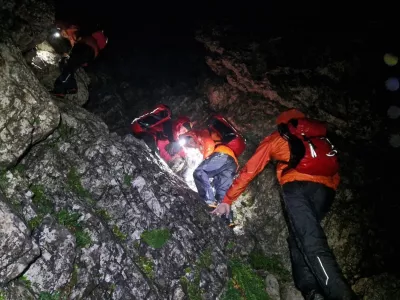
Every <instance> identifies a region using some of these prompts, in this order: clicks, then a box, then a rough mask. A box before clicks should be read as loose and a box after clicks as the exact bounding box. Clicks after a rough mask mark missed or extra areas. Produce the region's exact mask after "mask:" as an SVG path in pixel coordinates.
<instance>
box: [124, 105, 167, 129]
mask: <svg viewBox="0 0 400 300" xmlns="http://www.w3.org/2000/svg"><path fill="white" fill-rule="evenodd" d="M169 120H171V110H170V108H169V107H168V106H166V105H164V104H159V105H157V106H156V108H155V109H153V110H152V111H151V112H148V113H145V114H144V115H142V116H140V117H138V118H136V119H134V120H133V121H132V123H131V129H132V131H133V133H134V134H135V135H136V136H140V135H141V134H142V133H144V132H148V131H157V130H155V129H156V127H159V126H160V125H164V123H166V122H167V121H169Z"/></svg>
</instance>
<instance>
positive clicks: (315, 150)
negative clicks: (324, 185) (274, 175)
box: [278, 118, 339, 176]
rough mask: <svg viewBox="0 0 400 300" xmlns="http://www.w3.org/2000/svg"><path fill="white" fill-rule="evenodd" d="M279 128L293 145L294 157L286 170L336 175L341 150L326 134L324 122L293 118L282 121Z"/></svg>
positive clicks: (292, 155) (291, 150) (291, 155)
mask: <svg viewBox="0 0 400 300" xmlns="http://www.w3.org/2000/svg"><path fill="white" fill-rule="evenodd" d="M278 131H279V133H280V135H281V136H282V137H283V138H284V139H285V140H287V141H288V143H289V149H290V160H289V162H286V163H287V164H288V166H287V167H286V168H285V169H284V171H283V173H285V172H287V171H288V170H289V169H295V170H296V171H297V172H300V173H304V174H309V175H319V176H333V175H335V174H336V173H337V172H338V171H339V162H338V159H337V156H336V155H337V150H336V149H335V147H334V145H333V144H332V143H331V142H330V141H329V140H328V138H327V137H326V133H327V128H326V126H325V124H324V123H322V122H319V121H317V120H312V119H308V118H301V119H292V120H290V121H289V123H288V124H284V123H282V124H279V125H278Z"/></svg>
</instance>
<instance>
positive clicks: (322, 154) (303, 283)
mask: <svg viewBox="0 0 400 300" xmlns="http://www.w3.org/2000/svg"><path fill="white" fill-rule="evenodd" d="M277 124H278V127H277V129H278V130H276V131H275V132H273V133H272V134H271V135H270V136H268V137H266V138H265V139H264V140H263V141H262V142H261V144H260V145H259V147H258V148H257V150H256V152H255V153H254V155H253V156H252V157H251V158H250V160H249V161H248V162H247V163H246V165H245V166H244V167H243V168H242V169H241V170H240V172H239V176H238V177H237V178H236V179H235V180H234V182H233V184H232V186H231V187H230V189H229V190H228V192H227V193H226V195H225V198H224V200H223V202H222V203H221V204H220V205H219V206H218V207H217V208H216V209H215V210H214V211H213V212H212V213H213V214H216V215H224V214H225V215H226V214H229V211H230V206H231V204H232V202H233V201H235V200H236V199H237V198H238V197H239V196H240V194H241V193H242V192H243V191H244V190H245V189H246V187H247V186H248V185H249V183H250V182H251V181H252V180H253V179H254V178H255V177H256V176H257V175H258V174H259V173H260V172H261V171H262V170H263V169H264V168H265V166H266V165H267V164H268V162H269V161H270V160H271V159H273V160H275V161H277V162H278V164H277V168H276V174H277V177H278V180H279V183H280V185H281V186H282V194H283V200H284V204H285V205H284V206H285V211H286V214H287V220H288V223H287V225H288V229H289V238H288V244H289V250H290V255H291V262H292V271H293V278H294V282H295V285H296V287H297V288H298V289H299V290H300V291H301V292H302V294H303V296H304V297H305V299H307V300H317V299H318V300H320V299H331V300H339V299H340V300H353V299H357V297H356V295H355V293H354V292H353V291H352V289H351V288H350V286H349V284H348V283H347V282H346V279H345V277H344V276H343V274H342V271H341V269H340V267H339V265H338V263H337V262H336V259H335V257H334V255H333V253H332V250H331V249H330V247H329V245H328V242H327V238H326V235H325V233H324V230H323V229H322V227H321V225H320V222H321V221H322V219H323V218H324V217H325V215H326V214H327V212H328V211H329V208H330V206H331V204H332V202H333V200H334V197H335V190H336V189H337V187H338V184H339V180H340V178H339V173H338V170H339V165H338V161H337V158H336V153H337V151H336V150H335V148H334V146H333V145H332V144H331V143H330V141H329V140H328V139H327V138H326V127H325V125H324V124H323V123H322V122H319V121H316V120H312V119H308V118H306V117H305V115H304V114H303V113H302V112H300V111H298V110H296V109H291V110H288V111H285V112H283V113H282V114H281V115H279V117H278V119H277ZM324 297H326V298H324Z"/></svg>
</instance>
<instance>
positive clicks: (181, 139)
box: [178, 137, 187, 147]
mask: <svg viewBox="0 0 400 300" xmlns="http://www.w3.org/2000/svg"><path fill="white" fill-rule="evenodd" d="M178 142H179V145H181V146H182V147H183V146H185V145H186V142H187V139H186V138H185V137H180V138H179V141H178Z"/></svg>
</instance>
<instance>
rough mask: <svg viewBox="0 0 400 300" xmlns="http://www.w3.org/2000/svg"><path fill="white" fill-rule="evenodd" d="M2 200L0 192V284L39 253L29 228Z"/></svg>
mask: <svg viewBox="0 0 400 300" xmlns="http://www.w3.org/2000/svg"><path fill="white" fill-rule="evenodd" d="M3 200H4V199H3V196H2V195H1V194H0V220H1V222H0V284H5V283H7V282H8V281H10V280H12V279H14V278H15V277H17V276H19V275H20V274H21V273H22V272H23V271H24V269H26V268H27V267H28V266H29V264H31V263H32V262H33V261H34V260H35V259H36V258H37V257H38V256H39V255H40V250H39V247H38V245H37V243H36V242H35V241H34V240H33V239H32V238H31V237H30V230H29V229H28V228H27V227H26V225H25V224H24V223H23V222H22V220H21V219H20V218H18V217H17V216H16V215H14V214H13V213H12V211H11V210H10V209H9V207H8V206H7V205H6V204H5V203H4V202H3Z"/></svg>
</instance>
